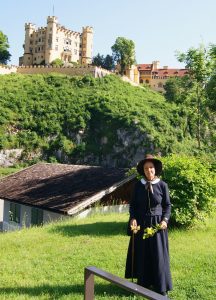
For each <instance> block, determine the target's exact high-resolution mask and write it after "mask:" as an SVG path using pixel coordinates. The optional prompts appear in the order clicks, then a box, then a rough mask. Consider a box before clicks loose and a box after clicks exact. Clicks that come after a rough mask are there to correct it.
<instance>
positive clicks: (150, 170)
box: [143, 161, 155, 180]
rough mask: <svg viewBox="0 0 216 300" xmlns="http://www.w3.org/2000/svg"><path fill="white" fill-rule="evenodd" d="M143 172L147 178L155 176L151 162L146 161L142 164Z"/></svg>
mask: <svg viewBox="0 0 216 300" xmlns="http://www.w3.org/2000/svg"><path fill="white" fill-rule="evenodd" d="M143 170H144V174H145V177H146V179H147V180H153V179H154V178H155V166H154V164H153V163H152V162H150V161H147V162H146V163H145V164H144V166H143Z"/></svg>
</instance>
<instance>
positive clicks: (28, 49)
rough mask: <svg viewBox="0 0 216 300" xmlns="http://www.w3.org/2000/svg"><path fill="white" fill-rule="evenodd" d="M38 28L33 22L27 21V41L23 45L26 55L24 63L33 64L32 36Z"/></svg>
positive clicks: (26, 64)
mask: <svg viewBox="0 0 216 300" xmlns="http://www.w3.org/2000/svg"><path fill="white" fill-rule="evenodd" d="M35 30H36V26H35V25H34V24H32V23H25V43H24V45H23V48H24V55H23V64H24V65H25V66H29V65H32V64H33V42H32V36H33V34H34V32H35Z"/></svg>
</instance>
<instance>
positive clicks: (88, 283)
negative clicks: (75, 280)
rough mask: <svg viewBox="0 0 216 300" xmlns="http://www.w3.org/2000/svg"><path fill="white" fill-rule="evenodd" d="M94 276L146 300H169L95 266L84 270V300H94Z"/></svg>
mask: <svg viewBox="0 0 216 300" xmlns="http://www.w3.org/2000/svg"><path fill="white" fill-rule="evenodd" d="M94 275H96V276H98V277H101V278H103V279H105V280H107V281H109V282H111V283H114V284H115V285H117V286H119V287H121V288H123V289H124V290H127V291H129V292H132V293H134V294H137V295H140V296H143V297H144V298H146V299H151V300H165V299H166V300H168V298H167V297H165V296H162V295H160V294H158V293H155V292H153V291H150V290H148V289H146V288H144V287H142V286H140V285H138V284H135V283H133V282H129V281H127V280H126V279H123V278H120V277H118V276H116V275H113V274H111V273H108V272H105V271H103V270H101V269H98V268H96V267H93V266H90V267H86V268H85V270H84V280H85V296H84V300H94Z"/></svg>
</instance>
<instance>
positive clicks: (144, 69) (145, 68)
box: [137, 64, 153, 71]
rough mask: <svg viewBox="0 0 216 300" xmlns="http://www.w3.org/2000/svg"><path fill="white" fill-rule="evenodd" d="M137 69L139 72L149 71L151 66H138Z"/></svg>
mask: <svg viewBox="0 0 216 300" xmlns="http://www.w3.org/2000/svg"><path fill="white" fill-rule="evenodd" d="M137 67H138V70H139V71H151V70H152V68H153V64H138V65H137Z"/></svg>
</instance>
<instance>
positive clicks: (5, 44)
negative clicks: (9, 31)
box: [0, 31, 11, 64]
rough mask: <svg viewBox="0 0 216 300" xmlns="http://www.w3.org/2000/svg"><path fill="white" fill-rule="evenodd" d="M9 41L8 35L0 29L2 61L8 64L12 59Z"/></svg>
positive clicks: (0, 58)
mask: <svg viewBox="0 0 216 300" xmlns="http://www.w3.org/2000/svg"><path fill="white" fill-rule="evenodd" d="M8 48H9V43H8V38H7V36H6V35H5V34H4V33H3V32H2V31H0V63H2V64H7V62H8V61H9V60H10V57H11V54H10V53H9V51H8Z"/></svg>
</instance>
